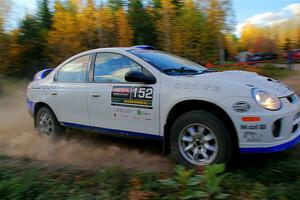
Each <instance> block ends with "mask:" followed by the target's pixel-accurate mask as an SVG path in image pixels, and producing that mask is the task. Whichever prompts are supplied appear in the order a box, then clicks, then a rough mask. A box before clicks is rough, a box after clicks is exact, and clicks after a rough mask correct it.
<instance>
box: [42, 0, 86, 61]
mask: <svg viewBox="0 0 300 200" xmlns="http://www.w3.org/2000/svg"><path fill="white" fill-rule="evenodd" d="M54 9H55V12H54V15H53V25H52V29H51V30H50V31H49V34H48V39H47V41H48V45H49V48H48V55H49V57H50V60H51V62H52V63H53V64H54V65H56V64H58V63H60V62H62V61H63V60H64V59H66V58H68V57H69V56H71V55H74V54H76V53H79V52H80V51H82V50H84V48H83V47H82V45H81V41H80V40H79V39H78V38H80V31H75V30H79V27H78V19H77V6H76V5H74V4H73V3H71V2H67V4H66V6H63V5H62V3H61V2H60V1H55V5H54Z"/></svg>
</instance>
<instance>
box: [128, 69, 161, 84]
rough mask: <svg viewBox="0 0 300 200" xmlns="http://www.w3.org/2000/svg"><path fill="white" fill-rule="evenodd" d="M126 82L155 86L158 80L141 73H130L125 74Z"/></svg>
mask: <svg viewBox="0 0 300 200" xmlns="http://www.w3.org/2000/svg"><path fill="white" fill-rule="evenodd" d="M125 80H126V81H128V82H141V83H146V84H155V83H156V78H155V77H154V76H148V75H145V74H144V73H142V72H139V71H129V72H127V73H126V74H125Z"/></svg>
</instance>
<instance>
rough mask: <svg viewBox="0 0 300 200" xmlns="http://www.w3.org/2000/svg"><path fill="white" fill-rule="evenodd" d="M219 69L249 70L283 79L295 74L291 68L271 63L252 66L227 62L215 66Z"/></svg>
mask: <svg viewBox="0 0 300 200" xmlns="http://www.w3.org/2000/svg"><path fill="white" fill-rule="evenodd" d="M216 69H217V70H219V71H227V70H244V71H250V72H256V73H258V74H260V75H262V76H267V77H271V78H274V79H283V78H286V77H289V76H294V75H297V72H295V71H293V70H287V69H285V68H279V67H277V66H275V65H272V64H264V65H262V66H253V65H248V64H245V63H229V64H228V63H227V64H225V65H220V66H217V67H216Z"/></svg>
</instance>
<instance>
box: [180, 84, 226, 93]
mask: <svg viewBox="0 0 300 200" xmlns="http://www.w3.org/2000/svg"><path fill="white" fill-rule="evenodd" d="M174 87H175V89H184V90H197V89H203V90H208V91H220V87H218V86H215V85H202V84H198V83H182V82H178V83H175V86H174Z"/></svg>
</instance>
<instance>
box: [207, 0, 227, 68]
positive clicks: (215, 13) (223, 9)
mask: <svg viewBox="0 0 300 200" xmlns="http://www.w3.org/2000/svg"><path fill="white" fill-rule="evenodd" d="M205 12H206V16H207V26H208V27H207V28H208V30H209V31H208V32H207V35H206V40H207V41H208V42H209V43H210V44H208V45H207V46H208V47H210V48H211V49H210V52H211V54H212V57H211V58H212V59H213V58H215V57H216V56H217V55H218V54H219V62H220V63H224V60H225V59H224V56H225V55H224V34H223V33H224V32H228V31H230V30H231V29H232V25H233V21H232V20H231V19H232V18H233V16H232V9H231V1H230V0H208V1H206V7H205ZM213 43H216V45H217V49H216V48H213V49H212V47H214V46H215V45H213Z"/></svg>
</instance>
